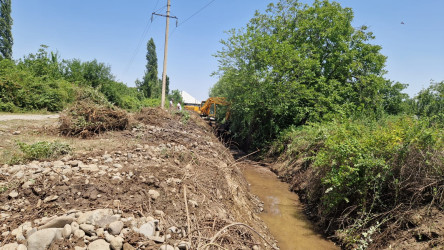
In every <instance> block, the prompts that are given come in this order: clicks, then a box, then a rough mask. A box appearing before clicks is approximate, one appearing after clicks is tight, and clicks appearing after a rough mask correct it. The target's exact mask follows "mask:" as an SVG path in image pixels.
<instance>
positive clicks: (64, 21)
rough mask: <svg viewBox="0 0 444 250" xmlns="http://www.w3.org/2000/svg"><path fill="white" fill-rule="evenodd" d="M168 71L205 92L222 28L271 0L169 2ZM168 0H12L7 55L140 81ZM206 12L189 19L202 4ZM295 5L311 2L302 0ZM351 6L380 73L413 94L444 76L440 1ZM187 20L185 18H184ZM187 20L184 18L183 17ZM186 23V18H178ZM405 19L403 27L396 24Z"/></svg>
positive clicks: (363, 0)
mask: <svg viewBox="0 0 444 250" xmlns="http://www.w3.org/2000/svg"><path fill="white" fill-rule="evenodd" d="M171 1H172V2H171V4H172V7H171V15H175V16H177V17H178V18H179V27H178V28H176V27H175V21H174V20H172V21H171V26H170V34H171V37H170V41H169V52H168V69H167V73H168V75H169V76H170V79H171V83H170V84H171V86H170V88H171V89H180V90H185V91H187V92H188V93H190V94H191V95H193V96H194V97H196V98H197V99H200V100H203V99H206V98H207V96H208V90H209V88H210V87H211V86H212V85H213V84H214V83H215V82H216V81H217V79H216V78H214V77H210V74H211V73H212V72H214V71H215V70H217V59H216V58H214V57H213V55H214V54H215V53H216V52H217V51H218V50H220V49H221V45H220V43H219V41H220V40H221V39H223V38H226V35H225V33H224V31H227V30H229V29H231V28H241V27H244V26H245V24H246V23H247V22H248V21H249V20H250V18H251V17H252V16H253V14H254V12H255V10H259V11H263V10H265V8H266V6H267V4H268V3H270V2H275V1H271V0H241V1H239V0H238V1H236V0H193V1H183V0H182V1H177V0H171ZM166 2H167V0H131V1H123V0H120V1H117V0H76V1H74V0H43V1H35V0H17V1H13V3H12V17H13V18H14V25H13V36H14V47H13V56H14V58H15V59H18V58H21V57H23V56H24V55H27V54H29V53H31V52H32V53H34V52H36V51H37V50H38V48H39V46H40V44H46V45H48V46H50V49H51V50H57V51H58V52H59V53H60V55H61V57H62V58H65V59H71V58H79V59H81V60H92V59H97V60H98V61H100V62H104V63H107V64H109V65H110V66H111V68H112V72H113V74H114V75H116V78H117V79H118V80H120V81H122V82H124V83H126V84H127V85H128V86H134V81H135V80H136V78H142V76H143V74H144V69H145V64H146V59H145V53H146V42H147V41H148V40H149V38H151V37H152V38H153V39H154V41H155V43H156V46H157V56H158V64H159V77H161V73H162V63H163V44H164V38H165V34H164V32H165V19H164V18H162V17H155V18H154V20H153V22H152V23H151V24H150V18H151V13H152V12H153V11H154V10H159V11H160V12H163V13H165V11H166V8H165V7H166ZM210 2H211V4H210V5H208V6H207V7H206V8H205V9H203V10H202V11H201V12H199V13H198V14H196V15H194V16H193V17H191V16H192V15H193V14H194V13H196V12H197V11H198V10H200V9H201V8H202V7H203V6H205V5H207V4H208V3H210ZM302 2H308V3H310V2H312V1H309V0H304V1H302ZM337 2H339V3H340V4H341V5H342V6H343V7H351V8H353V10H354V14H355V20H354V24H353V25H354V26H360V25H367V26H369V27H370V31H372V32H373V33H374V34H375V36H376V40H375V41H374V43H375V44H379V45H381V46H382V47H383V50H382V53H383V54H384V55H386V56H387V57H388V60H387V67H386V70H387V71H388V73H387V75H386V77H387V78H389V79H391V80H394V81H399V82H402V83H407V84H409V87H408V89H407V90H406V92H407V93H408V94H409V95H410V96H413V95H415V94H416V93H417V92H418V91H420V90H421V89H422V88H424V87H427V86H428V85H429V83H430V80H431V79H433V80H435V81H442V80H444V32H443V31H444V1H443V0H424V1H418V0H403V1H400V0H398V1H395V0H391V1H389V0H339V1H337ZM189 17H191V18H190V19H188V18H189ZM187 19H188V20H187ZM185 20H187V21H186V22H184V21H185ZM401 22H404V23H405V24H401Z"/></svg>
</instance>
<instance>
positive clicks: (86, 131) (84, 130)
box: [59, 101, 129, 138]
mask: <svg viewBox="0 0 444 250" xmlns="http://www.w3.org/2000/svg"><path fill="white" fill-rule="evenodd" d="M128 124H129V116H128V113H127V112H126V111H124V110H121V109H118V108H116V107H112V106H104V105H99V104H96V103H93V102H88V101H79V102H76V103H75V104H74V105H72V106H71V107H70V108H68V109H66V110H65V111H64V112H63V113H62V114H61V115H60V126H59V131H60V134H62V135H65V136H74V137H80V138H90V137H92V136H94V135H97V134H101V133H104V132H106V131H116V130H125V129H126V128H127V127H128Z"/></svg>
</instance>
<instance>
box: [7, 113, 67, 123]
mask: <svg viewBox="0 0 444 250" xmlns="http://www.w3.org/2000/svg"><path fill="white" fill-rule="evenodd" d="M57 118H59V115H58V114H52V115H29V114H17V115H3V114H2V115H0V121H10V120H27V121H41V120H47V119H57Z"/></svg>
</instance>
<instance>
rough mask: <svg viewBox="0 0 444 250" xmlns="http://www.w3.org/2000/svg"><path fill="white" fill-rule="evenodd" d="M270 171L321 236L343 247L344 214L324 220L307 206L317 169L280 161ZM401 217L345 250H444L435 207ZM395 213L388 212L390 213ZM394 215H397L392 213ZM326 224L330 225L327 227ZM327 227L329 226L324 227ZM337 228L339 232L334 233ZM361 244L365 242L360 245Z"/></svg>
mask: <svg viewBox="0 0 444 250" xmlns="http://www.w3.org/2000/svg"><path fill="white" fill-rule="evenodd" d="M270 168H271V169H272V171H273V172H275V173H276V174H277V175H278V176H279V178H280V179H281V180H283V181H285V182H287V183H289V184H290V190H292V191H294V192H296V193H297V194H298V195H299V197H300V200H301V201H302V202H303V203H305V213H306V214H307V215H308V217H309V218H310V219H311V220H312V221H313V223H314V224H315V225H317V226H318V229H319V231H320V232H323V233H324V234H327V236H329V238H331V239H335V240H336V241H337V243H338V244H343V243H344V242H343V239H345V238H346V237H347V235H346V234H345V233H343V232H342V233H341V229H343V228H342V227H341V220H344V219H347V215H346V214H347V213H346V212H344V216H343V217H342V218H325V217H322V215H320V214H318V213H316V211H317V209H316V207H317V204H308V202H307V201H308V199H307V195H309V192H312V191H313V190H316V189H317V188H316V187H314V186H313V185H315V183H319V177H318V173H317V172H316V169H315V168H314V167H312V166H311V165H310V164H309V163H307V162H304V161H300V160H298V161H292V160H291V159H290V160H288V159H286V160H278V161H277V162H273V164H270ZM404 210H405V211H404V213H402V214H401V213H398V215H399V217H396V218H392V221H393V223H389V225H388V226H386V227H382V228H379V229H377V230H375V231H374V232H373V233H372V234H371V240H368V238H367V239H366V238H365V237H366V235H362V237H361V238H360V239H358V241H357V242H356V243H355V244H354V245H347V246H345V245H342V247H343V248H345V249H354V248H359V249H361V248H360V247H363V246H364V244H362V242H363V241H364V240H366V241H367V243H368V244H366V245H365V246H364V247H363V248H367V249H405V250H410V249H418V250H419V249H444V213H443V212H442V209H438V208H437V207H436V206H435V205H426V206H422V207H411V208H408V209H404ZM390 212H392V211H387V213H390ZM393 214H395V213H393ZM326 221H327V222H328V223H326ZM326 224H327V226H325V225H326ZM332 228H336V229H339V230H332ZM359 240H362V241H359Z"/></svg>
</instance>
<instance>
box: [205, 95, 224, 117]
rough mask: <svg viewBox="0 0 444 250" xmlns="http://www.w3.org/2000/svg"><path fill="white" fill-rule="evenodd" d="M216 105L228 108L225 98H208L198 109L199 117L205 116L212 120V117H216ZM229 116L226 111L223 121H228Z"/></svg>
mask: <svg viewBox="0 0 444 250" xmlns="http://www.w3.org/2000/svg"><path fill="white" fill-rule="evenodd" d="M217 105H222V106H230V103H229V102H227V100H226V99H225V97H210V98H208V99H207V100H206V101H205V103H204V104H203V105H202V107H201V108H200V112H201V113H200V115H201V116H205V117H210V118H212V117H213V119H214V117H215V116H216V109H217ZM212 107H213V112H211V108H212ZM229 116H230V112H229V111H227V113H226V115H225V119H228V117H229Z"/></svg>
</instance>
